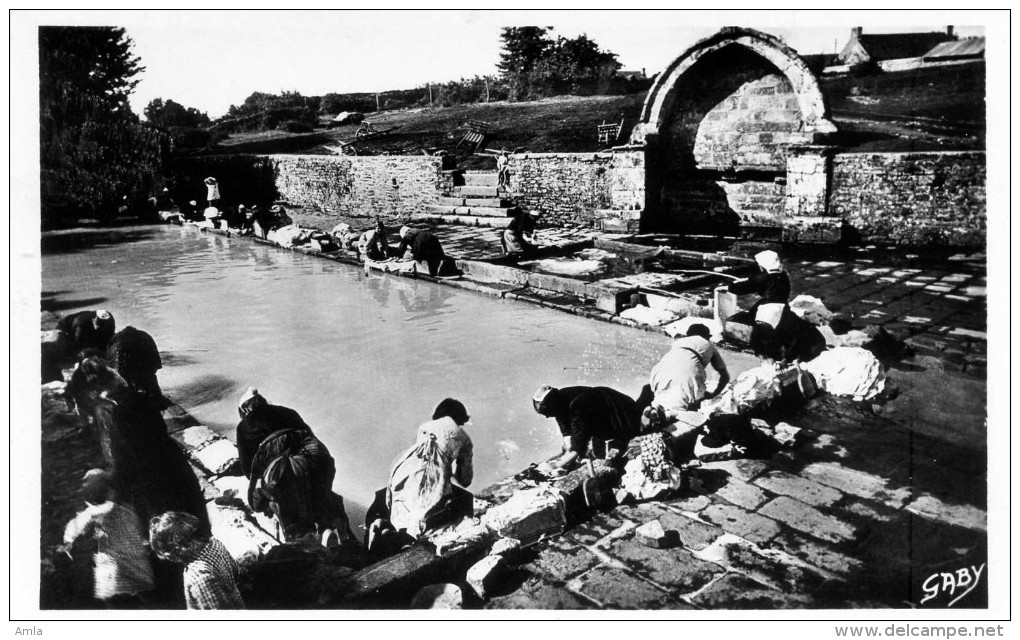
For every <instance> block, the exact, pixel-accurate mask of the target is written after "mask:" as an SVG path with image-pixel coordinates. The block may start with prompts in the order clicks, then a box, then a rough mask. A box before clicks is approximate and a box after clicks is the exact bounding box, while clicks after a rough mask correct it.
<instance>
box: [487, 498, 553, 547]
mask: <svg viewBox="0 0 1020 640" xmlns="http://www.w3.org/2000/svg"><path fill="white" fill-rule="evenodd" d="M482 522H483V523H484V524H485V525H486V526H487V527H489V528H490V529H492V530H493V531H497V532H498V533H499V535H500V536H502V537H504V538H507V537H509V538H515V539H517V540H520V541H521V545H523V546H527V545H529V544H533V543H535V542H537V541H538V540H540V539H541V538H542V537H544V536H547V535H556V534H559V533H562V532H563V529H564V528H565V527H566V524H567V512H566V505H565V504H564V503H563V497H562V496H561V495H560V494H559V493H558V492H557V491H556V490H555V489H552V488H549V487H536V488H534V489H526V490H524V491H517V492H515V493H514V495H512V496H511V497H510V499H509V500H507V501H506V502H504V503H503V504H501V505H497V506H495V507H492V508H491V509H489V510H488V511H486V512H485V515H484V516H482Z"/></svg>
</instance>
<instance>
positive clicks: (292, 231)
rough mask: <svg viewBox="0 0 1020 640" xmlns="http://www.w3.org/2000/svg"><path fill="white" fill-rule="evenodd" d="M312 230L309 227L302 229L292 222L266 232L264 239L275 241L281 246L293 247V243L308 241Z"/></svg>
mask: <svg viewBox="0 0 1020 640" xmlns="http://www.w3.org/2000/svg"><path fill="white" fill-rule="evenodd" d="M311 235H312V232H311V231H310V230H309V229H302V228H301V227H298V226H296V225H293V224H289V225H287V226H285V227H280V228H279V229H275V230H273V231H270V232H269V233H268V234H266V240H269V241H270V242H275V243H276V244H278V245H280V246H281V247H293V246H294V245H298V244H301V243H302V242H308V239H309V238H310V237H311Z"/></svg>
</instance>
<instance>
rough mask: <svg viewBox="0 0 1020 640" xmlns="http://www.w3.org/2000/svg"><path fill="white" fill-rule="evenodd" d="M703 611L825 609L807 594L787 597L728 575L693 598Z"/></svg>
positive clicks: (784, 594) (755, 582) (750, 579)
mask: <svg viewBox="0 0 1020 640" xmlns="http://www.w3.org/2000/svg"><path fill="white" fill-rule="evenodd" d="M690 600H691V602H692V603H693V604H695V605H697V606H698V607H700V608H704V609H765V610H773V611H774V610H776V609H817V608H821V607H823V606H824V605H823V604H822V603H818V602H815V601H814V600H813V599H812V598H811V597H810V596H808V595H804V594H792V593H784V592H782V591H780V590H779V589H773V588H771V587H768V586H766V585H763V584H762V583H760V582H758V581H756V580H754V579H752V578H749V577H747V576H745V575H743V574H740V573H735V572H734V573H727V574H726V575H724V576H723V577H722V578H720V579H719V580H717V581H715V582H713V583H712V584H711V585H709V586H708V587H707V588H705V589H703V590H702V591H701V592H700V593H698V594H696V595H695V596H692V597H691V598H690Z"/></svg>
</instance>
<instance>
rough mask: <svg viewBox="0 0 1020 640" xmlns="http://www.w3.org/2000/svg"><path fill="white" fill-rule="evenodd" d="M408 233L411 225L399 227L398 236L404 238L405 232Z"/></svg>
mask: <svg viewBox="0 0 1020 640" xmlns="http://www.w3.org/2000/svg"><path fill="white" fill-rule="evenodd" d="M409 233H411V227H407V226H404V227H400V237H401V238H406V237H407V234H409Z"/></svg>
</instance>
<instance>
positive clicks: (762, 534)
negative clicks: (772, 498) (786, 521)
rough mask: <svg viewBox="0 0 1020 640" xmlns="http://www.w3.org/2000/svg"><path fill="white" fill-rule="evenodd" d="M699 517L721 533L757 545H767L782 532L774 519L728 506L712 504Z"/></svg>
mask: <svg viewBox="0 0 1020 640" xmlns="http://www.w3.org/2000/svg"><path fill="white" fill-rule="evenodd" d="M699 515H700V516H701V517H702V518H704V519H705V520H706V521H708V522H710V523H712V524H714V525H716V526H718V527H719V528H720V529H722V530H723V531H728V532H730V533H733V534H736V535H738V536H740V537H741V538H744V539H746V540H749V541H751V542H753V543H755V544H758V545H765V544H768V543H769V541H770V540H772V539H773V538H775V537H776V536H777V535H779V533H780V532H781V531H782V527H780V525H779V522H777V521H776V520H775V519H773V518H768V517H765V516H763V515H759V514H757V513H754V512H752V511H748V510H746V509H741V508H740V507H736V506H733V505H729V504H714V505H712V506H710V507H706V508H705V510H704V511H702V512H701V513H700V514H699Z"/></svg>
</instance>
